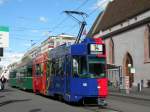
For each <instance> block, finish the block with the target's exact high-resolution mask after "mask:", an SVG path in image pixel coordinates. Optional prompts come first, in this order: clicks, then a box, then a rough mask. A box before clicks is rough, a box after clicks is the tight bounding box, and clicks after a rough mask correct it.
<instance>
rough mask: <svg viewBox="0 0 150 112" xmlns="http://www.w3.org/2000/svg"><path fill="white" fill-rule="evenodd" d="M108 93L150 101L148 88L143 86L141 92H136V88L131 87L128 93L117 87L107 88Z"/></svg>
mask: <svg viewBox="0 0 150 112" xmlns="http://www.w3.org/2000/svg"><path fill="white" fill-rule="evenodd" d="M109 95H110V96H119V97H128V98H131V99H136V100H145V101H150V88H143V89H142V91H141V92H138V90H137V88H132V90H130V93H129V94H127V93H125V91H120V90H119V89H118V88H109Z"/></svg>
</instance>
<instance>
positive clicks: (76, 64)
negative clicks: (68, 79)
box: [73, 58, 79, 77]
mask: <svg viewBox="0 0 150 112" xmlns="http://www.w3.org/2000/svg"><path fill="white" fill-rule="evenodd" d="M78 61H79V60H78V59H76V58H73V77H78V74H79V62H78Z"/></svg>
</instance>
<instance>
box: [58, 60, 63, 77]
mask: <svg viewBox="0 0 150 112" xmlns="http://www.w3.org/2000/svg"><path fill="white" fill-rule="evenodd" d="M58 74H59V75H61V76H62V75H63V58H59V73H58Z"/></svg>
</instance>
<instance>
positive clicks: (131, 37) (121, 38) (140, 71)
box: [105, 25, 150, 86]
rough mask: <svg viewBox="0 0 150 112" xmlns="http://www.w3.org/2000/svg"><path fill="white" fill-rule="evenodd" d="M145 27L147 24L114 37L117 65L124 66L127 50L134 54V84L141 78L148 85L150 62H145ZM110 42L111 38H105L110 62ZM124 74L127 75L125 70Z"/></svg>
mask: <svg viewBox="0 0 150 112" xmlns="http://www.w3.org/2000/svg"><path fill="white" fill-rule="evenodd" d="M145 27H146V25H144V26H141V27H138V28H135V29H132V30H130V31H126V32H124V33H121V34H118V35H115V36H113V37H112V39H113V41H114V55H115V56H114V58H115V59H114V60H115V62H114V64H115V65H118V66H122V67H123V60H124V57H125V55H126V53H127V52H128V53H129V54H130V55H131V56H132V59H133V67H134V68H135V74H134V83H133V85H134V86H136V85H137V83H139V82H140V81H141V80H144V86H146V85H147V80H150V63H144V32H145ZM109 42H110V38H107V39H105V43H106V51H107V62H109V58H108V57H109V53H108V52H109ZM123 75H124V76H125V74H124V72H123Z"/></svg>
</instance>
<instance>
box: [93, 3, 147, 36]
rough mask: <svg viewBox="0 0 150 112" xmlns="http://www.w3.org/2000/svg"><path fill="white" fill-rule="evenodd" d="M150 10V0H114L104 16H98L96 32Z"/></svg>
mask: <svg viewBox="0 0 150 112" xmlns="http://www.w3.org/2000/svg"><path fill="white" fill-rule="evenodd" d="M148 10H150V0H114V1H113V2H110V3H109V4H108V6H107V8H106V10H105V11H104V14H103V15H102V17H98V18H99V19H100V20H99V19H97V20H96V21H95V22H96V24H97V27H96V30H95V32H94V34H97V33H98V32H97V31H100V30H103V31H104V30H106V29H109V28H111V27H113V26H115V25H117V24H120V23H122V22H124V21H126V20H128V19H131V18H133V17H135V16H137V15H139V14H142V13H144V12H146V11H148Z"/></svg>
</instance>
